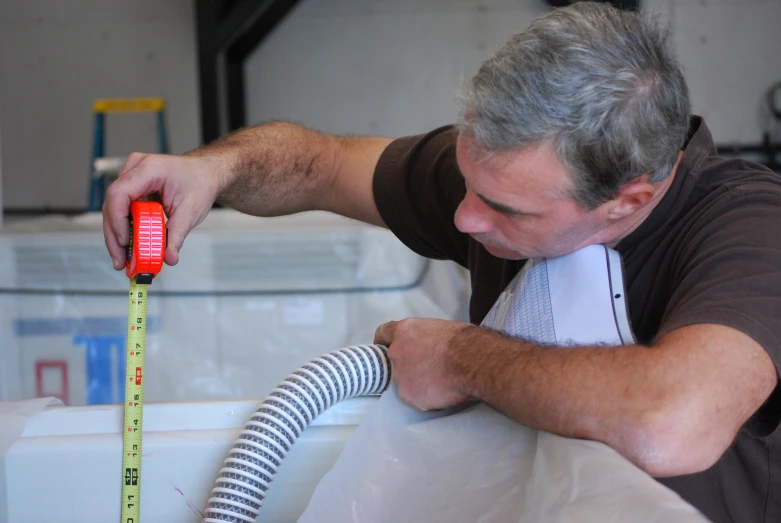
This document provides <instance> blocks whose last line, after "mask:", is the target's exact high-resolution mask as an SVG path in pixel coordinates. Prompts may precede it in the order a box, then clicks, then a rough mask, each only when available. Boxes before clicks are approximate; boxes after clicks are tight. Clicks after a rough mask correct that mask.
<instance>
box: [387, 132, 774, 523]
mask: <svg viewBox="0 0 781 523" xmlns="http://www.w3.org/2000/svg"><path fill="white" fill-rule="evenodd" d="M456 137H457V131H456V130H455V129H454V128H453V127H452V126H447V127H442V128H439V129H436V130H434V131H432V132H430V133H428V134H425V135H419V136H409V137H404V138H400V139H397V140H395V141H394V142H392V143H391V144H390V145H389V146H388V147H387V149H386V150H385V151H384V152H383V154H382V156H381V158H380V161H379V163H378V164H377V168H376V171H375V175H374V198H375V201H376V204H377V208H378V209H379V212H380V215H381V216H382V218H383V220H384V221H385V223H386V224H387V225H388V227H389V228H390V229H391V230H392V231H393V232H394V234H395V235H396V236H397V237H398V238H399V239H400V240H401V241H403V242H404V243H405V244H406V245H407V246H408V247H409V248H411V249H412V250H413V251H415V252H417V253H419V254H421V255H423V256H426V257H429V258H436V259H449V260H453V261H455V262H457V263H459V264H460V265H462V266H464V267H466V268H467V269H469V271H470V273H471V279H472V299H471V302H470V308H469V311H470V319H471V321H472V322H473V323H475V324H479V323H480V322H481V321H482V319H483V317H484V316H485V315H486V314H487V313H488V310H489V309H490V308H491V306H492V305H493V303H494V302H495V301H496V299H497V298H498V297H499V294H500V293H501V292H502V291H503V290H504V288H505V287H506V286H507V284H508V283H509V282H510V280H512V278H513V277H514V276H515V275H516V274H517V273H518V271H519V270H520V268H521V267H522V266H523V264H524V260H520V261H510V260H504V259H500V258H496V257H494V256H492V255H491V254H489V253H488V252H487V251H486V250H485V249H484V248H483V247H482V245H480V244H479V243H478V242H476V241H475V240H473V239H472V238H471V237H470V236H468V235H466V234H463V233H461V232H459V231H458V230H457V229H456V227H455V225H454V223H453V216H454V214H455V211H456V208H457V207H458V204H459V203H460V202H461V200H462V199H463V197H464V195H465V193H466V188H465V185H464V180H463V177H462V176H461V173H460V171H459V169H458V165H457V163H456V156H455V144H456ZM616 250H617V251H618V252H619V253H620V254H621V256H622V259H623V263H624V278H625V284H626V289H627V304H628V308H629V314H630V319H631V323H632V328H633V330H634V333H635V336H636V338H637V341H638V342H639V343H641V344H651V343H653V341H654V340H655V339H657V338H659V337H660V336H662V335H663V334H666V333H668V332H670V331H672V330H674V329H677V328H679V327H683V326H685V325H691V324H695V323H717V324H723V325H727V326H730V327H733V328H735V329H738V330H740V331H742V332H744V333H746V334H748V335H749V336H751V337H752V338H754V339H755V340H756V341H757V342H759V343H760V344H761V345H762V346H763V347H764V348H765V350H767V352H768V353H769V354H770V356H771V358H772V359H773V361H774V362H775V364H776V369H778V368H779V365H781V177H779V176H778V175H777V174H775V173H774V172H772V171H770V170H768V169H766V168H765V167H763V166H761V165H757V164H754V163H751V162H747V161H744V160H725V159H723V158H720V157H719V156H717V154H716V149H715V147H714V145H713V139H712V137H711V133H710V131H709V130H708V128H707V127H706V125H705V122H704V121H703V120H702V119H701V118H699V117H693V118H692V122H691V129H690V134H689V139H688V141H687V144H686V147H685V152H684V157H683V160H682V163H681V164H680V167H679V170H678V173H677V175H676V177H675V179H674V181H673V183H672V185H671V186H670V189H669V190H668V192H667V194H666V195H665V196H664V198H663V199H662V200H661V202H659V204H658V206H657V207H656V208H655V209H654V210H653V212H652V213H651V215H650V216H649V217H648V218H647V219H646V220H645V222H643V223H642V224H641V225H640V227H638V228H637V229H636V230H635V231H634V232H632V233H631V234H630V235H629V236H627V237H626V238H625V239H624V240H622V241H621V242H620V243H619V244H618V245H617V246H616ZM779 421H781V389H779V388H778V387H777V388H776V390H775V391H774V392H773V394H772V395H771V397H770V399H769V400H768V401H767V402H766V403H765V405H764V406H763V407H762V408H761V409H760V410H759V411H758V412H757V413H756V414H755V415H754V416H753V417H752V418H751V419H750V420H749V421H748V422H747V423H746V425H745V426H744V427H743V428H742V429H741V431H740V433H739V434H738V436H737V438H736V439H735V441H734V442H733V445H732V446H731V447H730V448H729V449H728V450H727V451H726V452H725V454H724V455H723V456H722V457H721V459H720V460H719V461H718V462H717V463H716V464H715V465H714V466H712V467H711V468H709V469H708V470H706V471H704V472H701V473H698V474H692V475H688V476H680V477H675V478H665V479H660V481H661V482H662V483H664V484H665V485H667V486H669V487H670V488H672V489H673V490H675V491H676V492H678V493H679V494H680V495H681V496H682V497H683V498H684V499H686V500H687V501H688V502H690V503H691V504H693V505H694V506H695V507H697V508H698V509H700V510H701V511H702V512H703V513H704V514H705V515H706V516H707V517H708V518H710V519H711V520H713V521H714V522H715V523H728V522H729V523H749V522H766V523H771V522H781V431H779V430H778V426H779Z"/></svg>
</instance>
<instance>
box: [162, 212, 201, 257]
mask: <svg viewBox="0 0 781 523" xmlns="http://www.w3.org/2000/svg"><path fill="white" fill-rule="evenodd" d="M199 221H200V220H199V219H198V212H197V210H196V209H194V208H193V205H192V203H191V202H190V201H189V200H188V201H187V202H184V203H182V205H181V206H180V207H178V208H177V209H176V212H175V213H172V214H171V216H170V218H169V220H168V223H167V224H166V226H167V227H168V247H167V248H166V250H165V263H167V264H168V265H176V264H177V263H178V262H179V251H181V250H182V245H184V239H185V238H186V237H187V235H188V234H190V231H191V230H192V229H193V227H195V226H196V225H197V224H198V222H199Z"/></svg>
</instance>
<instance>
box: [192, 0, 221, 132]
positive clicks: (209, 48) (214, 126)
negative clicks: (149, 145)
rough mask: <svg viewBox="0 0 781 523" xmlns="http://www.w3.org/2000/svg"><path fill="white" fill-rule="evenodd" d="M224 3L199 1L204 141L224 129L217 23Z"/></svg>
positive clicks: (199, 82) (198, 22)
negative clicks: (221, 120)
mask: <svg viewBox="0 0 781 523" xmlns="http://www.w3.org/2000/svg"><path fill="white" fill-rule="evenodd" d="M219 7H220V2H218V1H217V0H197V1H196V2H195V20H196V33H197V38H198V87H199V96H200V105H201V143H209V142H211V141H212V140H216V139H217V138H219V137H220V135H221V134H222V133H221V132H220V90H219V67H218V63H217V60H218V50H217V46H216V38H217V25H216V23H215V20H216V17H217V10H218V8H219Z"/></svg>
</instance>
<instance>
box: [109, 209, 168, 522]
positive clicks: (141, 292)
mask: <svg viewBox="0 0 781 523" xmlns="http://www.w3.org/2000/svg"><path fill="white" fill-rule="evenodd" d="M167 236H168V235H167V232H166V228H165V213H164V212H163V207H162V205H160V204H159V203H157V202H149V201H136V202H132V203H131V204H130V242H129V243H128V246H127V251H126V258H127V261H126V264H125V274H126V275H127V276H128V278H130V293H129V295H128V313H127V352H126V354H125V422H124V427H123V428H124V430H123V441H122V519H121V520H120V521H121V523H139V514H140V512H141V435H142V430H143V420H144V355H145V353H146V328H147V323H146V305H147V297H148V296H147V289H148V287H149V284H151V283H152V280H153V279H154V277H155V276H156V275H157V273H159V272H160V270H161V269H162V268H163V257H164V255H165V248H166V243H167V242H166V238H167Z"/></svg>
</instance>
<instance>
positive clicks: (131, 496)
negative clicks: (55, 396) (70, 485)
mask: <svg viewBox="0 0 781 523" xmlns="http://www.w3.org/2000/svg"><path fill="white" fill-rule="evenodd" d="M148 287H149V286H148V285H144V284H138V283H136V280H135V278H132V279H131V280H130V295H129V296H128V314H127V352H126V354H125V362H126V364H125V423H124V433H123V445H122V450H123V452H122V519H121V520H120V521H121V523H139V514H140V512H141V432H142V425H143V418H144V354H145V353H146V299H147V288H148Z"/></svg>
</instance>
